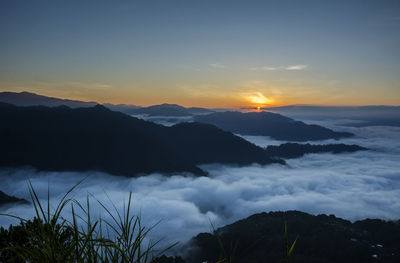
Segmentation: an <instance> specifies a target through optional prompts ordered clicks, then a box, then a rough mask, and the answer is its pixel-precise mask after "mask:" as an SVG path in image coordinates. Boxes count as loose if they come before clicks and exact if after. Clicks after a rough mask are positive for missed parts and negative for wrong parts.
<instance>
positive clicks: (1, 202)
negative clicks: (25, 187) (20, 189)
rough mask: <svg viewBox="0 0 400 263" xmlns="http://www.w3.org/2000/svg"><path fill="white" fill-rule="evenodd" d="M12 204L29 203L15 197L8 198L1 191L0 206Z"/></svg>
mask: <svg viewBox="0 0 400 263" xmlns="http://www.w3.org/2000/svg"><path fill="white" fill-rule="evenodd" d="M13 203H19V204H21V203H26V204H27V203H29V202H28V201H26V200H25V199H21V198H17V197H15V196H9V195H7V194H5V193H4V192H3V191H0V206H2V205H6V204H13Z"/></svg>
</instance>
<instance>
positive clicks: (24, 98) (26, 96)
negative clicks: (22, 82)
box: [0, 91, 98, 108]
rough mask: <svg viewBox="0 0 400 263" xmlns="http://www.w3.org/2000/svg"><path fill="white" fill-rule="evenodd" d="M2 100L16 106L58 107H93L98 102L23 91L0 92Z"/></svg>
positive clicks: (0, 99) (0, 100)
mask: <svg viewBox="0 0 400 263" xmlns="http://www.w3.org/2000/svg"><path fill="white" fill-rule="evenodd" d="M0 102H4V103H8V104H13V105H16V106H39V105H42V106H47V107H57V106H62V105H65V106H68V107H71V108H81V107H93V106H96V105H97V104H98V103H97V102H94V101H90V102H85V101H79V100H69V99H59V98H54V97H48V96H43V95H38V94H35V93H31V92H27V91H22V92H8V91H6V92H0Z"/></svg>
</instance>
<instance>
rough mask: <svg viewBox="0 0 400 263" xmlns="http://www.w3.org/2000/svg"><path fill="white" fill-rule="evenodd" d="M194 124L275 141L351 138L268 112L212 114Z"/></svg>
mask: <svg viewBox="0 0 400 263" xmlns="http://www.w3.org/2000/svg"><path fill="white" fill-rule="evenodd" d="M194 120H195V121H198V122H203V123H209V124H213V125H215V126H217V127H219V128H221V129H223V130H226V131H230V132H233V133H237V134H241V135H262V136H270V137H271V138H274V139H276V140H285V141H312V140H326V139H339V138H341V137H350V136H353V134H352V133H348V132H335V131H333V130H331V129H328V128H324V127H322V126H319V125H314V124H306V123H304V122H301V121H295V120H293V119H291V118H288V117H285V116H282V115H280V114H277V113H272V112H265V111H262V112H248V113H242V112H238V111H227V112H216V113H211V114H207V115H199V116H195V117H194Z"/></svg>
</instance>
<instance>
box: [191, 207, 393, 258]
mask: <svg viewBox="0 0 400 263" xmlns="http://www.w3.org/2000/svg"><path fill="white" fill-rule="evenodd" d="M284 222H287V226H288V239H289V241H290V242H293V241H294V240H295V238H296V236H297V235H298V236H299V238H298V240H297V242H296V245H295V248H294V252H293V256H292V257H291V262H297V263H302V262H304V263H313V262H315V263H317V262H318V263H325V262H326V263H328V262H329V263H333V262H342V263H347V262H348V263H353V262H366V263H367V262H400V253H399V252H400V246H399V244H400V221H397V222H390V221H389V222H386V221H382V220H378V219H365V220H361V221H356V222H354V223H351V222H350V221H347V220H344V219H340V218H337V217H335V216H333V215H329V216H327V215H318V216H314V215H310V214H306V213H303V212H298V211H288V212H269V213H260V214H255V215H252V216H250V217H248V218H246V219H243V220H240V221H237V222H235V223H233V224H231V225H227V226H224V227H222V228H219V229H217V230H216V232H214V233H218V236H220V239H221V240H222V242H223V244H224V247H225V249H226V250H227V253H229V251H230V250H231V249H232V246H234V245H235V244H236V243H237V249H236V252H235V255H234V262H241V263H258V262H259V263H261V262H262V263H264V262H283V261H284V253H285V252H284V249H285V247H284ZM186 253H187V256H186V259H185V262H186V263H192V262H193V263H194V262H209V263H214V262H217V261H218V259H219V256H220V254H221V248H220V245H219V244H218V239H217V237H216V235H215V234H209V233H201V234H199V235H197V236H196V237H194V238H193V239H192V240H191V242H190V243H189V244H187V245H186Z"/></svg>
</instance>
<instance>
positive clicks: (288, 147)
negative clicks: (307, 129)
mask: <svg viewBox="0 0 400 263" xmlns="http://www.w3.org/2000/svg"><path fill="white" fill-rule="evenodd" d="M265 150H266V151H267V153H268V155H270V156H271V157H277V158H284V159H290V158H298V157H301V156H303V155H305V154H307V153H327V152H330V153H334V154H337V153H344V152H356V151H366V150H368V149H367V148H365V147H362V146H358V145H355V144H352V145H348V144H343V143H340V144H325V145H311V144H309V143H307V144H299V143H284V144H281V145H277V146H275V145H269V146H267V147H266V149H265Z"/></svg>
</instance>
